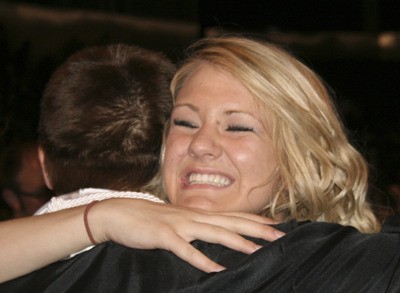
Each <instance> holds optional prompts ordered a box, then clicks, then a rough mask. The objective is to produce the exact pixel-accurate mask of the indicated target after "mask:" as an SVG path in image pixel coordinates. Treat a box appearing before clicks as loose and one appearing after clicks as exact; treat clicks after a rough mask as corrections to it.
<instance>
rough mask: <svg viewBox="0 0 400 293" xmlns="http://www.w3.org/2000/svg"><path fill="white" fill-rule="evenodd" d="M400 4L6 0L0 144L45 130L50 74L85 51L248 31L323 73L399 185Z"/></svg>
mask: <svg viewBox="0 0 400 293" xmlns="http://www.w3.org/2000/svg"><path fill="white" fill-rule="evenodd" d="M399 3H400V1H397V0H381V1H378V0H329V1H328V0H303V1H301V0H292V1H289V0H273V1H268V0H259V1H255V0H247V1H234V0H231V1H228V0H224V1H222V0H214V1H213V0H209V1H200V0H199V1H195V0H159V1H156V0H131V1H128V0H125V1H123V0H120V1H106V0H103V1H89V0H87V1H66V0H65V1H57V0H51V1H50V0H48V1H44V0H43V1H0V69H1V72H0V74H1V75H0V99H1V103H0V148H2V147H4V146H5V145H7V144H9V143H11V142H13V141H16V140H23V139H26V138H35V137H36V127H37V121H38V107H39V100H40V96H41V94H42V91H43V88H44V85H45V83H46V81H47V79H48V77H49V75H50V74H51V72H52V71H53V70H54V69H55V68H56V67H57V66H58V65H59V64H60V63H61V62H63V61H64V60H65V58H66V57H67V56H68V55H70V54H71V53H73V52H75V51H76V50H78V49H80V48H82V47H85V46H90V45H99V44H108V43H114V42H125V43H130V44H137V45H141V46H144V47H147V48H150V49H156V50H161V51H164V52H165V54H166V55H167V56H169V57H170V58H172V59H173V60H174V61H178V60H179V59H180V58H181V56H182V53H183V50H184V48H185V47H186V46H187V45H188V44H189V43H191V42H192V41H193V40H195V39H196V38H199V37H201V36H204V35H211V34H213V33H215V32H218V31H234V32H245V33H249V34H254V35H257V36H258V37H262V38H265V39H269V40H272V41H274V42H278V43H280V44H282V45H283V46H284V47H286V48H288V49H289V50H291V51H292V52H293V53H294V54H295V55H297V56H298V57H299V58H300V59H302V60H303V61H304V62H305V63H306V64H308V65H309V66H310V67H311V68H313V69H314V70H315V71H316V72H317V73H319V74H320V75H321V76H322V77H323V79H324V80H325V81H326V82H327V83H328V84H329V85H330V87H331V88H332V91H333V92H334V93H335V100H336V103H337V105H338V108H339V111H340V114H341V116H342V118H343V120H344V123H345V126H346V127H347V129H348V130H349V136H350V138H351V140H352V142H353V143H354V144H355V145H356V146H357V147H358V148H359V149H360V150H361V152H362V153H363V154H364V155H365V156H366V157H367V159H368V160H369V162H370V164H371V171H372V173H371V174H372V177H371V178H372V183H373V184H374V185H375V186H376V187H377V188H379V189H381V190H382V191H383V192H386V191H387V186H388V185H389V184H391V183H395V182H397V183H399V184H400V178H399V177H400V156H399V150H400V127H399V126H400V119H399V116H400V113H399V112H400V105H399V104H400V98H399V90H400V86H399V83H400V67H399V65H400V9H399V8H400V4H399Z"/></svg>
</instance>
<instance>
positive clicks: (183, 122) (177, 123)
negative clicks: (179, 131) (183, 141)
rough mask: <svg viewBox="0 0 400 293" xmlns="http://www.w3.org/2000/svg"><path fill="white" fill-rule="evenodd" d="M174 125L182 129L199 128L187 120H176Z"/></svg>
mask: <svg viewBox="0 0 400 293" xmlns="http://www.w3.org/2000/svg"><path fill="white" fill-rule="evenodd" d="M173 123H174V125H175V126H182V127H188V128H197V126H196V125H195V124H194V123H192V122H190V121H187V120H179V119H174V120H173Z"/></svg>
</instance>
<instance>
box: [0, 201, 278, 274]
mask: <svg viewBox="0 0 400 293" xmlns="http://www.w3.org/2000/svg"><path fill="white" fill-rule="evenodd" d="M84 210H85V206H82V207H77V208H72V209H67V210H63V211H60V212H55V213H51V214H45V215H41V216H35V217H28V218H23V219H17V220H11V221H6V222H2V223H0V233H1V235H2V237H1V238H0V245H1V247H2V248H3V249H2V250H0V259H1V263H2V265H1V268H0V281H1V282H4V281H6V280H9V279H12V278H15V277H18V276H21V275H24V274H27V273H29V272H31V271H33V270H36V269H39V268H41V267H44V266H46V265H48V264H50V263H53V262H55V261H58V260H60V259H63V258H65V257H67V256H68V255H70V254H72V253H75V252H78V251H80V250H82V249H83V248H85V247H87V246H90V245H92V244H91V242H90V240H89V237H88V235H87V233H86V230H85V226H84V221H83V214H84ZM88 222H89V226H90V230H91V231H92V234H93V237H94V239H95V240H96V241H97V242H99V243H102V242H105V241H109V240H112V241H115V242H117V243H120V244H122V245H125V246H128V247H132V248H142V249H152V248H160V249H166V250H170V251H172V252H173V253H175V254H176V255H177V256H178V257H180V258H182V259H183V260H185V261H187V262H189V263H190V264H192V265H193V266H195V267H197V268H199V269H201V270H203V271H206V272H212V271H220V270H222V269H224V268H223V267H222V266H220V265H219V264H217V263H215V262H213V261H212V260H210V259H208V258H207V257H206V256H205V255H203V254H202V253H201V252H199V251H198V250H196V249H195V248H194V247H193V246H192V245H190V242H191V241H193V240H195V239H199V240H203V241H207V242H211V243H219V244H222V245H225V246H227V247H229V248H232V249H235V250H238V251H242V252H244V253H248V254H250V253H252V252H254V251H255V250H257V249H258V248H259V247H258V245H256V244H255V243H253V242H251V241H249V240H246V239H245V238H243V237H242V236H240V235H246V236H251V237H257V238H263V239H265V240H269V241H271V240H275V239H276V238H278V237H280V236H281V235H282V233H280V232H279V231H277V230H275V229H273V228H272V227H270V226H268V225H266V224H270V223H272V221H270V220H268V219H266V218H263V217H259V216H256V215H251V214H245V213H237V214H235V213H226V214H224V213H221V214H216V213H208V212H205V211H202V210H194V209H188V208H181V207H176V206H173V205H168V204H159V203H154V202H149V201H146V200H138V199H110V200H104V201H102V202H99V203H97V204H96V205H95V206H93V207H92V208H91V209H90V211H89V214H88Z"/></svg>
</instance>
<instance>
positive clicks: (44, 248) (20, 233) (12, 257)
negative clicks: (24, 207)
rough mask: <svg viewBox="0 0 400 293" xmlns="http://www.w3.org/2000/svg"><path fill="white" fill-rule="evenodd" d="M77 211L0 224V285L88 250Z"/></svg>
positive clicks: (80, 214)
mask: <svg viewBox="0 0 400 293" xmlns="http://www.w3.org/2000/svg"><path fill="white" fill-rule="evenodd" d="M84 209H85V207H84V206H82V207H77V208H72V209H67V210H63V211H60V212H56V213H51V214H45V215H41V216H33V217H26V218H21V219H15V220H9V221H4V222H0V235H2V236H1V237H0V247H1V249H0V260H1V265H0V282H4V281H7V280H10V279H13V278H16V277H19V276H21V275H24V274H27V273H30V272H32V271H34V270H36V269H39V268H42V267H44V266H46V265H48V264H50V263H53V262H55V261H58V260H61V259H63V258H65V257H67V256H68V255H70V254H72V253H74V252H78V251H80V250H81V249H83V248H85V247H87V246H90V245H91V242H90V240H89V238H88V236H87V234H86V230H85V226H84V222H83V212H84Z"/></svg>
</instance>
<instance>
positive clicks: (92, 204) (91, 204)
mask: <svg viewBox="0 0 400 293" xmlns="http://www.w3.org/2000/svg"><path fill="white" fill-rule="evenodd" d="M98 202H99V201H98V200H95V201H92V202H91V203H90V204H88V205H87V206H86V208H85V211H84V212H83V222H84V223H85V228H86V233H87V235H88V236H89V239H90V241H91V242H92V243H93V245H96V244H98V243H97V242H96V241H95V240H94V238H93V235H92V232H91V231H90V227H89V223H88V213H89V210H90V208H91V207H93V206H94V205H95V204H96V203H98Z"/></svg>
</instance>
